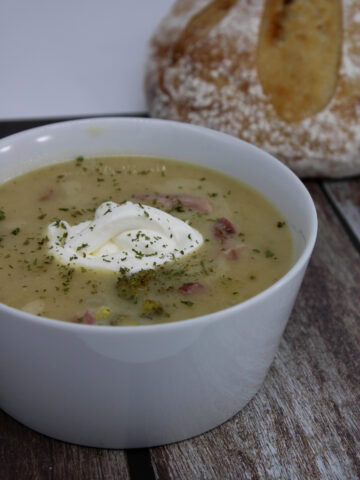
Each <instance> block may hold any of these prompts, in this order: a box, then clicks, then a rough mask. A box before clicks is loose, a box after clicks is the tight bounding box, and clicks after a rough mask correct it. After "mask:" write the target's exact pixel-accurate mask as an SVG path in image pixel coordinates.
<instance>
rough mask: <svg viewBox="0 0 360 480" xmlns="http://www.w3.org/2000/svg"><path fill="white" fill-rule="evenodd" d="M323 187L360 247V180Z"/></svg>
mask: <svg viewBox="0 0 360 480" xmlns="http://www.w3.org/2000/svg"><path fill="white" fill-rule="evenodd" d="M322 185H323V188H324V189H325V191H326V193H327V195H328V196H329V198H330V201H331V202H332V203H333V204H334V206H335V207H336V209H337V210H338V212H339V213H340V214H341V215H342V217H343V220H344V221H345V222H346V224H347V225H348V228H349V229H350V230H351V232H352V234H353V235H354V237H355V238H356V239H357V242H358V245H360V178H359V177H358V178H351V179H349V180H338V181H326V182H322Z"/></svg>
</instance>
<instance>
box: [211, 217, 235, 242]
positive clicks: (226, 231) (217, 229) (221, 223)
mask: <svg viewBox="0 0 360 480" xmlns="http://www.w3.org/2000/svg"><path fill="white" fill-rule="evenodd" d="M235 233H236V230H235V227H234V225H233V224H232V223H231V222H230V220H228V219H227V218H225V217H221V218H218V219H217V220H216V222H215V224H214V235H215V237H216V238H217V239H219V240H220V241H221V242H222V243H223V242H224V241H225V240H227V239H228V238H231V237H233V236H234V235H235Z"/></svg>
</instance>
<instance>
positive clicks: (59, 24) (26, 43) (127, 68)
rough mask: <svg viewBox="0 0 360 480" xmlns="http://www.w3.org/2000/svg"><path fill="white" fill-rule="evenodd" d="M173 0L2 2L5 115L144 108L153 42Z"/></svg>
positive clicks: (0, 71)
mask: <svg viewBox="0 0 360 480" xmlns="http://www.w3.org/2000/svg"><path fill="white" fill-rule="evenodd" d="M172 3H173V0H0V19H1V21H0V119H1V120H6V119H25V118H44V117H45V118H46V117H62V116H80V115H93V114H112V113H113V114H117V113H140V112H145V111H146V106H145V98H144V93H143V77H144V62H145V58H146V48H147V43H148V40H149V38H150V36H151V34H152V32H153V31H154V29H155V28H156V26H157V25H158V23H159V22H160V20H161V18H162V17H163V16H164V15H165V14H166V13H167V11H168V10H169V8H170V6H171V4H172Z"/></svg>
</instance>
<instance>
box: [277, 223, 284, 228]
mask: <svg viewBox="0 0 360 480" xmlns="http://www.w3.org/2000/svg"><path fill="white" fill-rule="evenodd" d="M285 225H286V222H277V224H276V226H277V228H283V227H284V226H285Z"/></svg>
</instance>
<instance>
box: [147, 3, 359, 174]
mask: <svg viewBox="0 0 360 480" xmlns="http://www.w3.org/2000/svg"><path fill="white" fill-rule="evenodd" d="M296 1H298V2H301V1H304V0H293V2H296ZM313 1H315V0H313ZM263 6H264V2H263V1H261V0H253V1H250V0H249V1H238V2H231V1H230V0H223V1H221V0H215V1H214V0H212V1H209V0H185V1H184V0H182V1H178V2H176V3H175V6H174V8H173V9H172V11H171V12H170V13H169V15H168V16H167V17H166V18H165V19H164V20H163V22H162V23H161V24H160V26H159V27H158V29H157V31H156V32H155V35H154V37H153V39H152V42H151V49H150V57H149V61H148V66H147V74H146V93H147V98H148V104H149V111H150V114H151V115H152V116H155V117H160V118H171V119H174V120H179V121H185V122H190V123H193V124H198V125H204V126H207V127H210V128H213V129H216V130H221V131H224V132H226V133H229V134H231V135H235V136H238V137H240V138H242V139H244V140H246V141H248V142H251V143H254V144H256V145H258V146H260V147H262V148H264V149H265V150H267V151H268V152H270V153H272V154H273V155H275V156H276V157H278V158H280V159H281V160H282V161H283V162H284V163H286V164H287V165H288V166H289V167H290V168H292V169H293V170H294V171H295V172H296V173H297V174H298V175H300V176H319V175H322V176H330V177H341V176H347V175H354V174H358V173H360V14H359V12H360V0H344V1H343V2H342V16H343V43H342V49H341V59H340V68H339V72H338V78H337V82H336V88H335V93H334V95H333V97H332V98H331V99H330V101H329V102H328V103H327V104H326V106H325V107H324V108H323V109H321V110H320V111H319V112H318V113H315V114H314V115H312V116H310V117H307V118H304V119H303V120H300V121H296V122H293V121H292V122H287V121H284V120H283V119H282V118H281V117H280V116H279V115H278V113H277V112H276V110H275V108H274V106H273V104H272V103H271V101H270V98H269V96H268V95H265V94H264V91H263V87H262V85H261V84H260V81H259V75H258V68H257V54H256V52H257V45H258V35H259V29H260V23H261V18H262V14H263ZM210 9H211V10H210ZM214 9H215V10H216V12H215V14H214V15H216V19H217V20H219V21H218V22H217V23H216V22H214V24H212V25H211V28H209V27H208V25H206V21H207V19H206V14H207V12H209V11H210V13H211V14H213V11H214ZM204 12H205V15H204V16H203V18H202V15H203V14H204ZM194 17H195V20H194ZM199 17H200V18H199ZM190 22H195V25H196V28H197V30H198V31H197V32H196V33H195V34H193V38H192V39H191V41H189V40H188V41H186V40H185V39H184V38H185V36H184V35H182V34H183V32H184V30H185V29H186V28H187V25H189V23H190ZM325 34H326V32H325ZM179 41H180V42H183V44H182V45H180V46H179ZM174 52H175V53H176V52H178V54H177V55H175V54H174Z"/></svg>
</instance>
